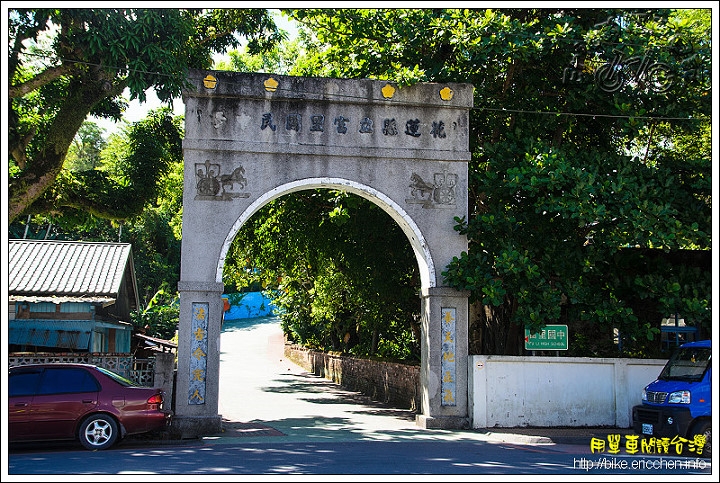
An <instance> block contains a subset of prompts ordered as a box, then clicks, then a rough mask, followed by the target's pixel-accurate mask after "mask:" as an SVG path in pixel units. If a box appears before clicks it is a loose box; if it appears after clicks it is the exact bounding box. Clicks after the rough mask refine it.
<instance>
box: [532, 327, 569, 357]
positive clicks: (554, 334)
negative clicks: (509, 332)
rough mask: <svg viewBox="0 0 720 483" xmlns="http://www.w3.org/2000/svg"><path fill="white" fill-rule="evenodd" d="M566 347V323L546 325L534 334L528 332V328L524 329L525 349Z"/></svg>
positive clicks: (558, 348)
mask: <svg viewBox="0 0 720 483" xmlns="http://www.w3.org/2000/svg"><path fill="white" fill-rule="evenodd" d="M567 348H568V326H567V325H546V326H544V327H543V328H542V331H541V332H536V333H535V334H530V329H525V350H529V351H566V350H567Z"/></svg>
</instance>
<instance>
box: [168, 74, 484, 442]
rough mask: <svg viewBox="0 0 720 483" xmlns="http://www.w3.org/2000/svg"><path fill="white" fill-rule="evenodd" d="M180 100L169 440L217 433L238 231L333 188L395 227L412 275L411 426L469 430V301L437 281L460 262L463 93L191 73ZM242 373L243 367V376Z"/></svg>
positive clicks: (468, 99)
mask: <svg viewBox="0 0 720 483" xmlns="http://www.w3.org/2000/svg"><path fill="white" fill-rule="evenodd" d="M189 80H190V82H191V83H192V84H193V85H194V86H195V89H188V90H186V91H185V92H184V95H183V98H184V101H185V140H184V143H183V150H184V157H185V180H184V194H183V237H182V264H181V272H180V282H179V284H178V289H179V291H180V326H179V344H178V372H177V382H176V386H175V387H176V393H175V410H176V415H175V419H174V422H173V427H174V429H175V430H177V431H179V432H181V434H182V435H183V436H185V437H191V436H197V435H201V434H208V433H212V432H217V431H219V430H220V429H221V421H222V417H221V415H219V414H218V394H219V386H218V371H219V366H220V347H219V342H220V331H221V327H220V326H221V320H222V313H223V302H222V300H221V297H220V296H221V295H222V292H223V284H222V273H223V265H224V261H225V255H226V253H227V251H228V249H229V247H230V244H231V242H232V240H233V238H234V236H235V234H236V233H237V231H238V229H239V228H240V227H241V226H242V225H243V223H245V222H246V221H247V220H248V219H249V218H250V217H251V216H252V215H253V213H255V212H256V211H257V210H258V209H260V208H261V207H262V206H263V205H264V204H266V203H268V202H269V201H271V200H273V199H275V198H278V197H280V196H283V195H285V194H288V193H291V192H293V191H299V190H306V189H314V188H334V189H341V190H344V191H347V192H351V193H354V194H357V195H359V196H362V197H364V198H366V199H368V200H370V201H372V202H374V203H376V204H377V205H379V206H380V207H382V208H383V209H384V210H385V211H386V212H387V213H388V214H389V215H390V216H391V217H392V218H393V219H394V220H395V221H396V222H397V223H398V225H399V226H400V227H401V228H402V230H403V231H404V232H405V234H406V235H407V237H408V240H409V241H410V244H411V245H412V248H413V250H414V252H415V256H416V259H417V263H418V266H419V269H420V274H421V283H422V291H421V294H420V297H421V300H422V303H421V307H422V309H421V310H422V342H421V347H422V349H421V370H420V383H421V391H422V392H421V404H422V407H421V408H420V410H421V414H419V415H418V417H417V424H418V425H420V426H422V427H433V428H461V427H465V426H466V424H467V421H468V388H467V370H468V368H467V360H468V349H467V347H468V343H467V327H468V324H467V319H468V302H467V294H465V293H462V292H458V291H456V290H454V289H452V288H450V287H445V286H443V281H442V275H441V272H442V271H443V270H444V268H445V267H446V266H447V265H448V264H449V263H450V261H451V260H452V258H453V256H457V255H459V254H460V253H461V252H462V251H463V250H467V239H466V238H465V237H463V236H461V235H458V234H457V232H456V231H455V230H454V225H455V221H454V218H455V217H463V216H466V215H467V184H468V182H467V162H468V160H469V159H470V153H469V151H468V117H469V110H470V108H471V107H472V102H473V88H472V86H471V85H469V84H418V85H414V86H412V87H402V88H398V87H397V86H395V85H393V84H392V83H389V82H387V81H377V80H368V79H363V80H348V79H324V78H306V77H286V76H279V75H270V74H246V73H236V72H217V71H191V72H190V79H189ZM247 370H252V368H247Z"/></svg>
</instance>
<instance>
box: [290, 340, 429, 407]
mask: <svg viewBox="0 0 720 483" xmlns="http://www.w3.org/2000/svg"><path fill="white" fill-rule="evenodd" d="M285 357H287V358H288V359H290V360H291V361H293V362H294V363H295V364H297V365H299V366H300V367H302V368H303V369H305V370H306V371H308V372H312V373H313V374H315V375H317V376H321V377H324V378H326V379H331V380H332V381H333V382H336V383H338V384H340V385H341V386H343V387H344V388H345V389H348V390H351V391H357V392H360V393H362V394H365V395H366V396H369V397H370V398H372V399H373V400H375V401H381V402H384V403H387V404H389V405H391V406H393V407H397V408H401V409H410V410H413V411H417V410H418V408H419V405H420V393H419V391H418V384H419V381H420V366H419V365H417V366H413V365H409V364H398V363H393V362H381V361H373V360H370V359H361V358H355V357H343V356H337V355H331V354H326V353H323V352H317V351H311V350H307V349H304V348H303V347H300V346H296V345H291V344H287V345H285Z"/></svg>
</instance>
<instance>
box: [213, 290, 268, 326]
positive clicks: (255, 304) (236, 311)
mask: <svg viewBox="0 0 720 483" xmlns="http://www.w3.org/2000/svg"><path fill="white" fill-rule="evenodd" d="M240 297H242V298H240ZM223 298H225V299H228V300H230V301H231V302H230V308H229V309H228V310H226V311H225V320H236V319H249V318H253V317H267V316H271V315H275V314H274V313H273V310H275V309H276V307H275V306H274V305H273V304H272V302H270V299H269V298H267V297H266V296H265V295H263V293H262V292H245V293H241V294H225V295H223ZM236 298H240V300H239V301H237V302H235V303H233V302H232V301H233V300H235V299H236Z"/></svg>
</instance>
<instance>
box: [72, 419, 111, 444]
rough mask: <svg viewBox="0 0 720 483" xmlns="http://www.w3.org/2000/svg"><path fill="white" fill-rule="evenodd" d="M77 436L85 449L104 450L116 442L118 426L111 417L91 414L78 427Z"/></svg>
mask: <svg viewBox="0 0 720 483" xmlns="http://www.w3.org/2000/svg"><path fill="white" fill-rule="evenodd" d="M78 436H79V437H80V443H81V444H82V445H83V446H85V448H87V449H90V450H99V449H106V448H109V447H110V446H112V445H113V444H115V442H116V441H117V439H118V425H117V423H116V422H115V419H114V418H113V417H112V416H108V415H106V414H93V415H92V416H90V417H88V418H87V419H86V420H85V421H83V423H82V424H81V425H80V430H79V431H78Z"/></svg>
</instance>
